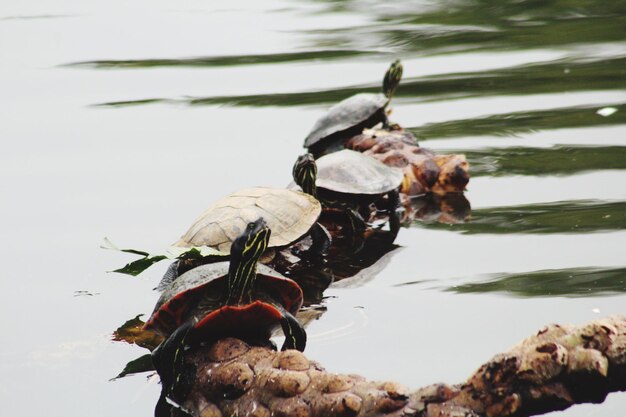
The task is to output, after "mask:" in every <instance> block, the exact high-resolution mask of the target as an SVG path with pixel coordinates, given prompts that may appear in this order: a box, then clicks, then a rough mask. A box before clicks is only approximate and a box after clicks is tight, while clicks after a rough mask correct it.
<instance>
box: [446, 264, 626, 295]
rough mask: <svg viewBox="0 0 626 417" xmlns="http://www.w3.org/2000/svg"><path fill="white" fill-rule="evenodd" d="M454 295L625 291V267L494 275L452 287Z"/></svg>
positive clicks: (607, 292)
mask: <svg viewBox="0 0 626 417" xmlns="http://www.w3.org/2000/svg"><path fill="white" fill-rule="evenodd" d="M447 290H448V291H453V292H458V293H488V292H497V293H502V294H506V295H512V296H517V297H555V296H566V297H585V296H601V295H615V294H621V293H625V292H626V268H572V269H553V270H546V271H535V272H528V273H522V274H498V275H494V276H491V277H490V278H489V279H486V280H484V281H483V282H476V283H467V284H462V285H455V286H453V287H450V288H448V289H447Z"/></svg>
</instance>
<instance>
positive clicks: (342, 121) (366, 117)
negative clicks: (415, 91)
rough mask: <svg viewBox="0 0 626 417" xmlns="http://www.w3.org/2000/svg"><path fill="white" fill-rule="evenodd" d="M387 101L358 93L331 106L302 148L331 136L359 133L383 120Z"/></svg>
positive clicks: (368, 94)
mask: <svg viewBox="0 0 626 417" xmlns="http://www.w3.org/2000/svg"><path fill="white" fill-rule="evenodd" d="M388 101H389V99H388V98H387V97H386V96H385V95H384V94H382V93H379V94H373V93H360V94H355V95H353V96H351V97H348V98H347V99H345V100H342V101H340V102H339V103H337V104H335V105H334V106H332V107H331V108H330V109H329V110H328V113H326V114H325V115H324V116H322V117H321V118H320V119H318V120H317V122H315V125H314V126H313V129H311V132H310V133H309V135H308V136H307V137H306V139H305V140H304V147H305V148H311V147H314V146H315V145H317V144H318V143H320V142H321V141H324V140H325V139H327V138H329V140H330V137H331V136H333V135H340V136H341V135H343V134H344V133H345V135H346V136H349V133H350V132H351V131H352V130H354V132H352V133H353V134H358V133H361V131H362V130H363V128H366V127H372V126H374V125H376V124H377V123H379V122H381V121H383V120H384V119H385V106H386V105H387V102H388Z"/></svg>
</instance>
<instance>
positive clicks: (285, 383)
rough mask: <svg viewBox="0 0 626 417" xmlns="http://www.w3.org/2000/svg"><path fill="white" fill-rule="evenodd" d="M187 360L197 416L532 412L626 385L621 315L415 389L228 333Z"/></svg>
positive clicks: (529, 342)
mask: <svg viewBox="0 0 626 417" xmlns="http://www.w3.org/2000/svg"><path fill="white" fill-rule="evenodd" d="M389 353H391V352H389ZM460 353H462V352H459V354H460ZM186 366H189V367H190V369H194V370H195V381H196V382H195V385H194V387H193V389H192V391H191V393H190V394H189V395H188V396H187V398H186V399H185V400H184V401H182V403H183V406H184V408H186V409H187V410H188V411H189V412H190V413H191V414H192V415H194V416H199V417H210V416H235V415H239V416H244V415H245V416H283V417H299V416H309V417H313V416H326V417H339V416H363V417H364V416H368V417H369V416H372V417H374V416H422V417H428V416H439V417H445V416H448V417H453V416H454V417H456V416H489V417H491V416H531V415H536V414H541V413H545V412H548V411H553V410H561V409H564V408H567V407H569V406H571V405H573V404H577V403H584V402H601V401H603V400H604V398H605V397H606V395H607V394H608V393H610V392H613V391H619V390H625V389H626V316H616V317H609V318H604V319H600V320H596V321H593V322H590V323H587V324H585V325H582V326H566V325H550V326H546V327H545V328H543V329H541V330H540V331H538V332H537V333H536V334H535V335H533V336H531V337H529V338H527V339H526V340H524V341H522V342H521V343H519V344H518V345H516V346H514V347H513V348H512V349H511V350H509V351H508V352H506V353H503V354H499V355H497V356H495V357H494V358H493V359H491V360H490V361H489V362H488V363H486V364H484V365H482V366H481V367H480V368H479V369H478V370H477V371H476V372H475V373H474V374H473V375H472V376H470V378H469V379H468V380H467V381H466V382H464V383H462V384H458V385H445V384H439V385H432V386H428V387H425V388H420V389H418V390H414V391H411V390H409V389H407V388H406V387H403V386H401V385H399V384H397V383H395V382H374V381H369V380H367V379H365V378H363V377H361V376H358V375H340V374H333V373H331V372H328V371H326V370H325V369H324V368H323V367H322V366H321V365H320V364H319V363H317V362H313V361H310V360H309V359H307V358H306V356H305V355H304V354H302V353H300V352H297V351H285V352H275V351H272V350H270V349H267V348H260V347H251V346H249V345H247V344H245V343H244V342H242V341H240V340H238V339H232V338H228V339H223V340H221V341H218V342H217V343H215V344H213V345H211V346H205V347H202V348H199V349H197V350H195V351H192V352H190V353H189V354H188V357H187V361H186ZM363 366H364V367H366V366H367V365H366V364H364V365H363ZM407 366H410V364H407ZM415 371H416V372H418V371H419V370H418V369H416V370H415ZM174 414H176V415H179V414H181V413H180V411H175V412H174Z"/></svg>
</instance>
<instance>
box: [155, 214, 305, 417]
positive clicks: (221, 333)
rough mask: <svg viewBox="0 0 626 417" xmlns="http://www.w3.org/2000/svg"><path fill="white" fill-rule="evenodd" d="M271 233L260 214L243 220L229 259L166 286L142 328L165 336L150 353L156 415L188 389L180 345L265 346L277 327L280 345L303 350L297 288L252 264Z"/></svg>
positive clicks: (182, 346)
mask: <svg viewBox="0 0 626 417" xmlns="http://www.w3.org/2000/svg"><path fill="white" fill-rule="evenodd" d="M270 236H271V231H270V229H269V227H268V226H267V224H266V223H265V221H264V220H263V219H262V218H260V219H258V220H256V221H255V222H252V223H248V225H247V226H246V228H245V229H244V231H243V233H241V234H240V236H239V237H237V239H235V240H234V242H233V243H232V247H231V256H230V262H219V263H212V264H206V265H201V266H199V267H197V268H194V269H192V270H191V271H188V272H186V273H184V274H182V275H181V276H180V277H178V278H177V279H176V280H175V281H173V282H172V283H171V284H170V285H169V287H168V288H166V289H165V290H164V291H163V293H162V294H161V297H160V298H159V300H158V302H157V304H156V307H155V309H154V312H153V313H152V315H151V317H150V319H149V320H148V321H147V322H146V324H145V326H144V329H146V330H152V331H155V332H157V333H160V334H162V335H165V336H169V337H168V338H167V339H166V340H165V341H164V342H163V343H162V344H161V345H160V346H159V347H158V348H157V349H155V351H154V352H153V356H152V359H153V363H154V366H155V368H156V370H157V371H158V373H159V375H160V376H161V380H162V384H163V388H162V392H161V398H160V399H159V403H158V404H157V408H156V411H155V414H156V415H169V414H167V410H169V406H168V405H167V400H166V398H167V399H169V400H170V401H174V402H175V403H178V404H180V403H181V402H182V401H184V397H185V396H186V394H187V393H188V388H189V385H190V384H188V383H187V382H186V381H188V380H189V379H190V378H193V376H190V375H188V374H189V373H190V372H191V373H193V370H192V371H189V369H187V370H186V373H181V369H182V368H181V367H182V363H183V355H184V351H185V348H186V346H188V345H191V346H193V345H197V344H199V343H201V342H203V341H207V340H214V339H216V338H220V337H226V336H233V337H239V338H241V339H243V340H245V341H247V342H248V343H253V344H254V343H256V344H262V345H267V344H269V343H270V342H269V338H270V336H271V334H272V331H273V330H274V329H275V328H277V327H278V326H281V327H282V329H283V333H284V334H285V343H284V344H283V347H282V349H283V350H285V349H298V350H300V351H303V350H304V348H305V345H306V332H305V331H304V329H303V328H302V326H301V325H300V323H299V322H298V320H297V319H296V318H295V317H294V315H295V313H296V312H297V311H298V310H299V308H300V307H301V305H302V290H301V289H300V287H299V286H298V284H296V283H295V282H294V281H292V280H291V279H289V278H285V277H283V276H282V275H280V274H279V273H278V272H276V271H274V270H272V269H270V268H268V267H266V266H264V265H257V262H258V260H259V258H260V256H261V254H262V253H263V252H264V251H265V249H266V248H267V246H268V244H269V241H270Z"/></svg>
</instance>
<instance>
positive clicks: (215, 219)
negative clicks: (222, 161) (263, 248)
mask: <svg viewBox="0 0 626 417" xmlns="http://www.w3.org/2000/svg"><path fill="white" fill-rule="evenodd" d="M321 211H322V206H321V204H320V203H319V201H317V200H316V199H315V198H314V197H312V196H310V195H308V194H306V193H302V192H299V191H294V190H287V189H281V188H269V187H252V188H246V189H243V190H240V191H237V192H235V193H233V194H231V195H229V196H227V197H224V198H222V199H220V200H218V201H217V202H215V203H214V204H212V205H211V206H210V207H209V208H208V209H206V210H205V211H204V212H203V213H202V214H201V215H200V216H199V217H198V218H197V219H196V220H195V221H194V222H193V224H192V225H191V226H190V227H189V230H187V232H186V233H185V234H184V235H183V236H182V237H181V238H180V239H179V240H178V241H177V242H176V243H174V245H173V246H174V247H182V248H193V247H203V246H208V247H211V248H214V249H217V250H219V251H220V252H222V253H224V254H226V255H227V254H228V253H230V250H231V245H232V244H233V242H234V240H235V239H236V238H237V236H239V234H240V233H241V232H242V231H243V230H244V229H245V227H246V224H248V222H251V221H254V220H255V219H257V218H259V217H263V218H264V219H265V221H266V222H267V224H268V226H269V228H270V229H271V230H272V236H271V238H270V240H269V242H268V245H267V248H268V249H270V250H272V249H274V248H283V247H286V246H290V245H291V244H293V243H296V242H298V241H299V240H301V239H302V238H303V237H305V236H311V240H312V245H311V247H310V248H309V249H308V252H309V253H310V254H311V255H321V254H323V253H324V252H325V251H326V250H327V248H328V246H329V245H330V242H331V238H330V235H329V234H328V232H327V231H326V229H324V227H323V226H322V225H320V224H319V223H318V222H317V220H318V218H319V216H320V213H321ZM214 260H215V257H213V258H211V259H197V258H194V259H188V260H187V259H182V260H181V259H178V260H176V261H174V262H173V263H172V264H171V265H170V267H169V268H168V270H167V272H166V273H165V277H164V279H165V280H166V282H168V281H171V280H173V279H175V278H176V277H177V276H178V275H179V274H182V273H183V272H185V271H187V270H189V269H191V268H194V267H196V266H198V265H200V264H202V263H206V262H213V261H214ZM218 260H219V259H218ZM158 289H163V285H161V284H160V285H159V287H158Z"/></svg>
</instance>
